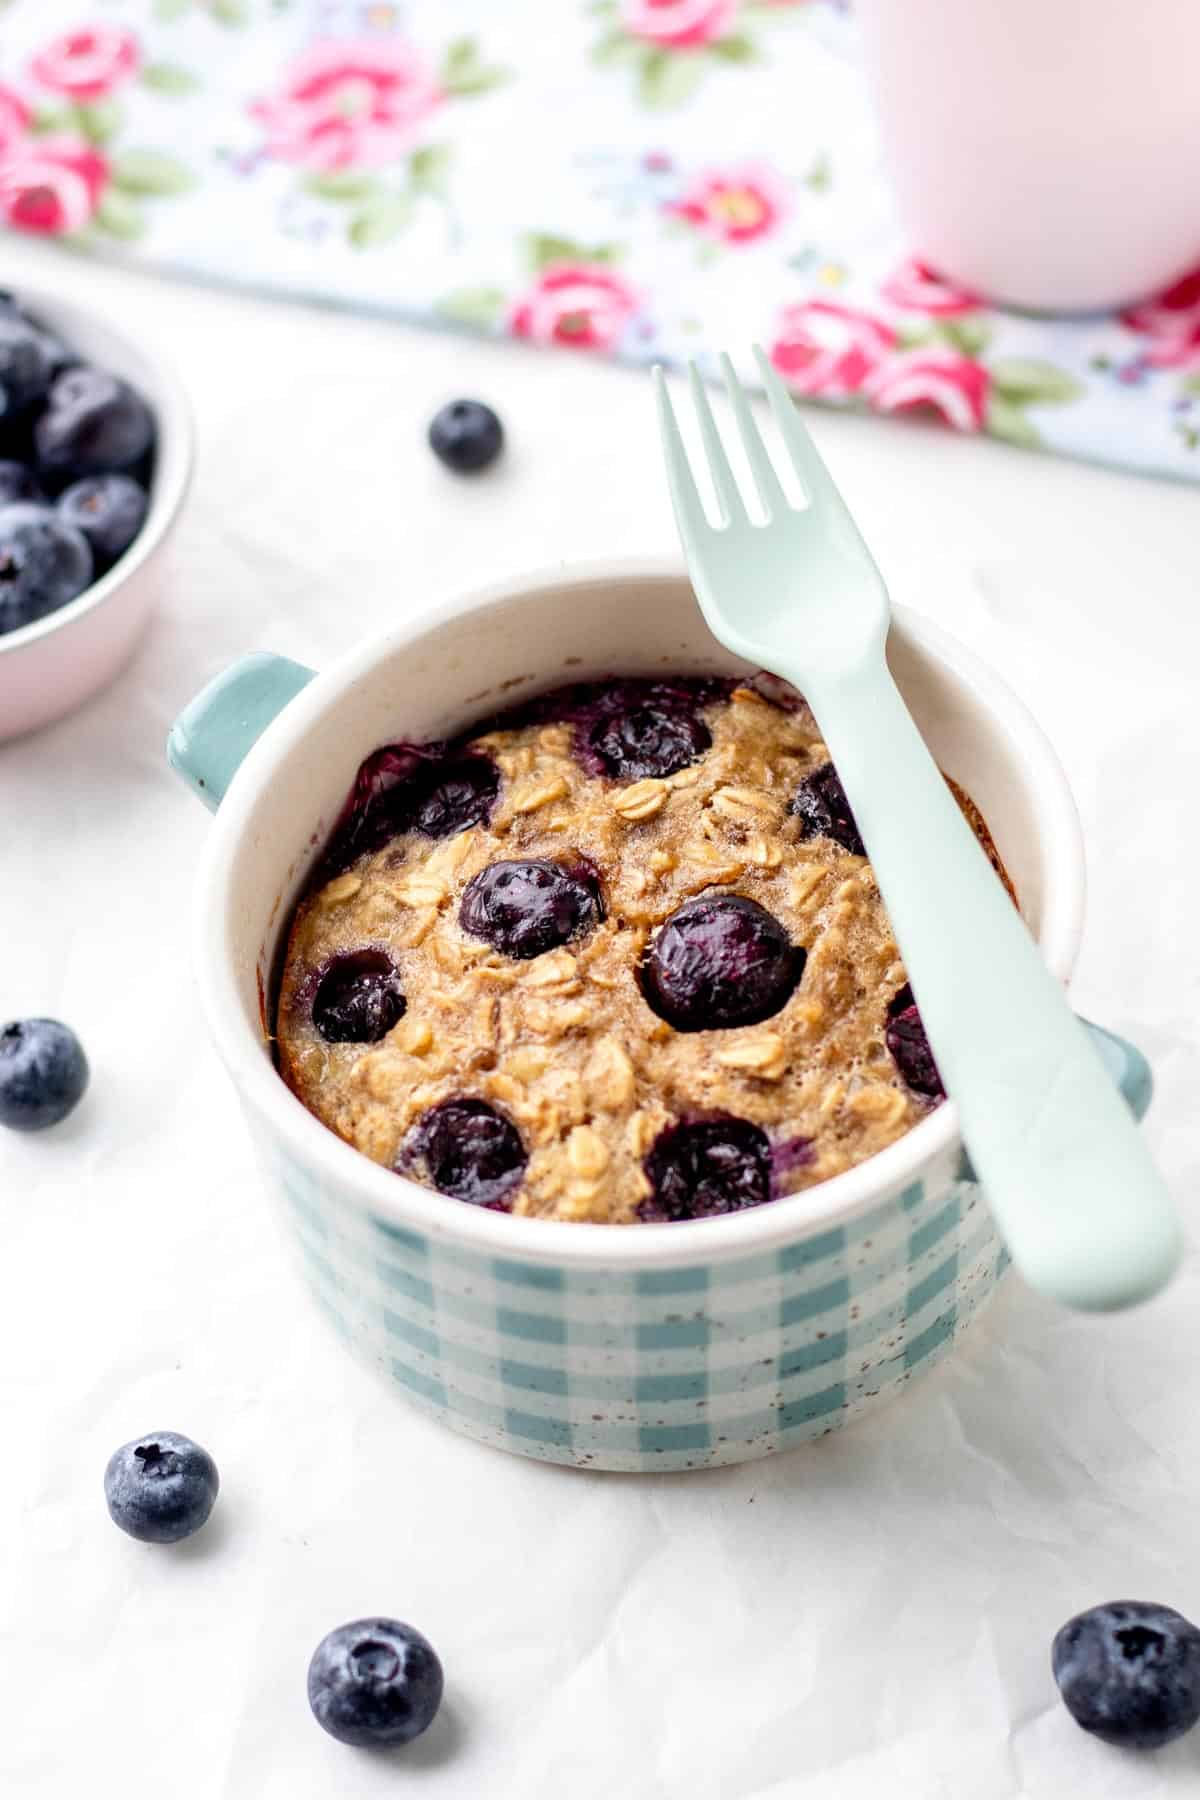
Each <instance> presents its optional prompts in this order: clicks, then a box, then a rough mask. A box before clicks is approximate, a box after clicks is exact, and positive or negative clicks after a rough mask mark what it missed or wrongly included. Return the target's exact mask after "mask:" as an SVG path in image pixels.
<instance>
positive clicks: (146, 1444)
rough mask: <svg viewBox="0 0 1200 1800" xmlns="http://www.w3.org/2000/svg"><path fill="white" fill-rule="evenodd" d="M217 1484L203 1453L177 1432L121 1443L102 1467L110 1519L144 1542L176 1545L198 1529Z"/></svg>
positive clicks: (211, 1463) (213, 1467) (214, 1471)
mask: <svg viewBox="0 0 1200 1800" xmlns="http://www.w3.org/2000/svg"><path fill="white" fill-rule="evenodd" d="M220 1485H221V1483H220V1478H219V1476H218V1475H217V1465H216V1463H214V1461H213V1459H212V1457H211V1456H210V1455H209V1454H208V1451H207V1450H202V1449H201V1448H200V1446H199V1444H194V1443H193V1442H192V1440H191V1438H189V1437H181V1436H180V1434H179V1432H177V1431H152V1432H150V1433H149V1434H148V1435H147V1436H146V1437H144V1438H135V1439H134V1440H133V1442H132V1443H131V1444H122V1445H121V1448H120V1449H119V1450H114V1451H113V1454H112V1455H111V1456H110V1458H109V1460H108V1467H107V1468H106V1469H105V1471H104V1498H105V1499H106V1500H107V1502H108V1511H109V1517H110V1518H111V1519H112V1522H113V1524H114V1525H119V1526H120V1527H121V1530H122V1531H125V1532H128V1534H129V1536H130V1537H134V1538H140V1539H141V1541H142V1542H143V1543H145V1544H175V1543H178V1541H179V1540H180V1538H186V1537H191V1535H192V1533H193V1532H195V1531H199V1529H200V1527H201V1526H202V1525H203V1524H204V1522H205V1520H206V1519H207V1518H208V1515H209V1513H210V1512H211V1511H212V1509H213V1503H214V1501H215V1500H216V1498H217V1489H218V1488H219V1487H220Z"/></svg>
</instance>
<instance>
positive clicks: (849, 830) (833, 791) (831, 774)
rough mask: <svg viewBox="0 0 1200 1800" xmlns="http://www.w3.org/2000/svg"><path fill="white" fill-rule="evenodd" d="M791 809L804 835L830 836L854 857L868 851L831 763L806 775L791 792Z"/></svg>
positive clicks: (801, 834)
mask: <svg viewBox="0 0 1200 1800" xmlns="http://www.w3.org/2000/svg"><path fill="white" fill-rule="evenodd" d="M792 811H793V813H795V815H796V817H797V818H798V819H799V820H800V836H801V837H802V838H812V837H827V838H832V839H833V841H834V843H835V844H840V845H841V846H842V849H843V850H849V851H851V852H852V854H853V855H855V856H865V855H866V854H867V853H866V850H865V848H864V846H863V841H862V838H861V837H860V836H859V833H858V826H857V824H856V823H855V819H854V814H853V813H852V812H851V811H850V802H849V801H848V800H847V798H846V795H845V791H844V789H843V787H842V783H841V779H840V777H839V776H838V772H837V770H836V769H835V768H834V766H833V764H832V763H822V765H821V767H820V768H819V769H814V770H813V772H812V774H811V775H806V776H805V777H804V780H803V781H802V782H801V783H800V785H799V787H798V788H797V789H796V792H795V793H794V794H793V795H792Z"/></svg>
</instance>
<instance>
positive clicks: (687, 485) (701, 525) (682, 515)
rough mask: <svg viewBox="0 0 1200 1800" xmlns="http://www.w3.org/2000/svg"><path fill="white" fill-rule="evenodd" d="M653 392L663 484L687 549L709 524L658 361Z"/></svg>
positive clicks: (699, 538)
mask: <svg viewBox="0 0 1200 1800" xmlns="http://www.w3.org/2000/svg"><path fill="white" fill-rule="evenodd" d="M654 394H655V398H656V400H657V401H658V429H659V435H660V437H661V438H662V447H663V457H664V460H665V461H666V465H667V485H668V487H669V488H670V490H671V504H672V505H673V506H674V508H675V518H676V521H677V523H678V525H679V533H680V536H681V537H682V538H683V543H684V548H685V549H690V548H691V546H692V544H693V543H699V541H700V540H701V539H702V538H703V536H704V535H705V533H706V532H708V531H709V530H710V526H709V523H708V520H707V519H706V518H705V516H704V507H703V505H702V504H701V501H700V494H699V491H698V490H697V487H696V484H695V482H694V481H693V480H692V471H691V469H690V467H689V466H688V459H687V451H686V450H685V449H684V447H683V439H682V438H681V437H680V435H679V424H678V421H677V420H676V417H675V408H674V407H673V406H672V404H671V396H670V394H669V392H668V391H667V381H666V377H665V375H664V374H663V371H662V365H661V364H660V363H656V364H655V365H654Z"/></svg>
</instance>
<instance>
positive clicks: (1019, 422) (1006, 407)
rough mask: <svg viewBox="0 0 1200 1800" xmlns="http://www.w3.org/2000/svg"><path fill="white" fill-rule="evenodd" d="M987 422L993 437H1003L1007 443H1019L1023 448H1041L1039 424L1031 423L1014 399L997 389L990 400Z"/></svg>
mask: <svg viewBox="0 0 1200 1800" xmlns="http://www.w3.org/2000/svg"><path fill="white" fill-rule="evenodd" d="M985 423H986V425H987V429H988V430H989V431H990V432H991V434H992V436H993V437H998V438H1003V439H1004V441H1005V442H1006V443H1009V444H1019V445H1020V447H1021V448H1022V449H1023V450H1038V449H1040V448H1041V443H1042V440H1041V436H1040V434H1039V432H1038V429H1037V426H1036V425H1031V424H1030V422H1029V420H1028V419H1027V418H1026V416H1025V414H1024V413H1023V412H1022V410H1021V408H1020V407H1019V406H1018V405H1017V404H1016V403H1015V402H1014V401H1012V400H1006V399H1005V398H1004V396H1003V395H1002V394H998V393H996V392H995V391H993V392H992V395H991V397H990V398H989V400H988V405H987V418H986V420H985Z"/></svg>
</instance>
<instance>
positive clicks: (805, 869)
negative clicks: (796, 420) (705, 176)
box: [277, 678, 1011, 1224]
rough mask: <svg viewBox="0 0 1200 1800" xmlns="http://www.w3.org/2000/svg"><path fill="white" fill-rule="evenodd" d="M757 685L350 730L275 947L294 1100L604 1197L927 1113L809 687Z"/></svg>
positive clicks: (479, 1200)
mask: <svg viewBox="0 0 1200 1800" xmlns="http://www.w3.org/2000/svg"><path fill="white" fill-rule="evenodd" d="M761 687H762V691H760V685H755V684H751V683H742V684H739V683H736V682H734V681H733V680H730V679H721V678H704V679H696V680H678V681H646V680H622V681H614V682H611V683H608V684H603V685H602V684H591V685H588V686H578V687H574V688H570V689H563V690H560V691H559V692H558V693H556V694H551V695H547V696H544V697H543V698H542V699H540V700H538V701H537V702H535V703H533V704H532V705H530V706H527V707H526V708H524V709H522V710H519V711H516V712H513V713H510V714H508V715H506V716H504V717H501V718H500V719H499V720H496V721H493V722H491V723H490V724H489V725H488V726H486V727H484V728H480V729H479V730H478V731H475V732H469V733H467V734H465V735H464V736H463V737H461V738H459V739H457V740H455V741H454V742H452V743H446V744H436V745H407V744H398V745H392V746H388V747H387V748H385V749H383V750H380V751H377V752H376V753H375V754H374V755H373V756H371V757H369V758H368V759H367V761H366V762H365V763H364V764H363V766H362V768H361V769H360V771H359V775H358V780H357V782H356V785H355V789H354V793H353V795H352V796H351V799H350V801H349V802H348V805H347V809H346V811H345V813H344V815H343V818H342V820H341V822H340V823H339V825H338V827H337V829H336V831H335V833H334V836H333V840H332V842H331V844H330V846H329V849H328V851H327V853H326V856H325V859H324V862H323V864H322V867H321V870H320V872H319V875H318V877H317V880H316V883H315V884H314V886H313V887H312V889H311V890H310V891H309V893H308V894H307V895H306V897H305V898H304V899H303V901H302V902H301V904H300V906H299V907H298V908H297V911H296V915H295V918H294V920H293V923H292V927H291V933H290V937H289V941H288V945H287V952H286V957H285V962H284V968H283V976H282V984H281V989H280V996H279V1005H278V1016H277V1040H278V1053H279V1061H280V1067H281V1070H282V1072H283V1075H284V1077H285V1079H286V1080H287V1082H288V1083H289V1085H290V1086H291V1087H292V1089H293V1090H294V1092H295V1093H296V1094H297V1095H298V1096H299V1098H300V1099H301V1100H302V1101H303V1103H304V1104H305V1105H306V1106H307V1107H308V1108H309V1109H310V1110H311V1111H312V1112H313V1113H315V1114H316V1116H317V1117H318V1118H319V1119H321V1120H322V1121H323V1122H324V1123H325V1124H326V1125H328V1126H329V1127H330V1128H331V1130H333V1131H336V1132H337V1133H338V1134H339V1136H341V1137H342V1138H344V1139H345V1140H346V1142H347V1143H350V1144H352V1145H354V1146H355V1147H356V1148H357V1149H359V1150H361V1151H362V1152H363V1154H364V1155H366V1156H369V1157H371V1158H372V1159H373V1160H374V1161H375V1162H378V1163H380V1164H382V1165H383V1166H384V1167H386V1168H392V1169H395V1170H397V1171H399V1172H401V1173H403V1174H406V1175H409V1176H411V1177H412V1178H413V1179H415V1180H417V1181H421V1182H424V1183H425V1184H426V1185H429V1186H432V1187H435V1188H438V1189H440V1190H441V1191H442V1192H443V1193H446V1194H448V1195H451V1196H454V1197H456V1198H458V1199H460V1200H465V1201H469V1202H473V1203H475V1204H479V1205H484V1206H489V1207H493V1208H497V1209H502V1210H505V1211H511V1212H513V1213H518V1214H526V1215H531V1216H536V1217H541V1218H555V1219H563V1220H596V1221H603V1222H608V1223H613V1224H627V1223H632V1222H635V1221H638V1220H651V1219H685V1218H697V1217H707V1216H711V1215H713V1214H719V1213H727V1212H734V1211H739V1210H741V1209H742V1208H743V1207H747V1206H753V1205H757V1204H759V1203H761V1202H763V1201H766V1200H769V1199H771V1198H773V1197H775V1196H776V1195H779V1194H787V1193H792V1192H795V1191H796V1190H798V1189H802V1188H807V1187H811V1186H813V1185H814V1184H816V1183H817V1182H821V1181H825V1180H827V1179H828V1178H829V1177H830V1176H831V1175H837V1174H839V1173H841V1172H842V1171H843V1170H845V1169H849V1168H851V1167H853V1166H854V1165H855V1164H856V1163H860V1162H862V1161H864V1160H865V1158H867V1157H869V1156H873V1155H874V1154H875V1153H876V1152H877V1151H879V1150H882V1149H884V1148H885V1147H886V1146H887V1145H889V1144H892V1143H894V1142H895V1141H896V1139H897V1138H899V1137H901V1136H902V1135H903V1134H904V1132H906V1131H908V1130H909V1129H910V1128H911V1127H912V1126H913V1125H915V1124H916V1123H917V1122H918V1120H920V1119H922V1118H924V1117H925V1116H926V1115H927V1114H928V1112H929V1111H930V1110H931V1108H932V1107H934V1106H936V1105H937V1104H938V1102H939V1100H940V1099H941V1098H942V1086H941V1081H940V1079H939V1076H938V1072H937V1068H936V1065H935V1063H934V1060H933V1057H932V1056H931V1054H930V1050H929V1046H928V1043H927V1042H926V1039H925V1035H924V1032H923V1030H922V1028H921V1022H920V1018H919V1015H918V1013H917V1010H916V1007H915V1006H914V1004H913V1000H912V995H911V992H910V991H909V989H908V986H907V983H906V979H905V973H904V966H903V963H902V962H901V959H900V955H899V952H898V950H897V948H896V944H895V940H894V939H893V937H892V932H891V926H890V924H889V921H888V917H887V912H886V910H885V908H884V905H883V902H882V900H881V898H880V894H879V889H878V887H877V886H876V883H875V877H874V874H873V871H872V869H871V865H870V863H869V862H868V860H867V859H866V857H865V856H864V854H863V845H862V841H861V839H860V837H859V835H858V829H857V826H856V825H855V822H854V817H853V814H852V813H851V811H850V808H849V806H848V805H847V803H846V797H845V795H844V793H843V792H842V788H841V784H840V782H839V780H838V777H837V774H836V772H835V770H834V769H833V768H832V766H831V764H830V761H829V754H828V751H827V750H826V748H825V745H824V744H823V743H822V742H821V738H820V733H819V731H818V728H817V725H816V722H815V720H814V718H813V716H812V714H811V712H810V711H809V710H808V708H807V706H805V704H804V703H803V701H802V700H800V699H799V697H798V696H796V695H794V694H792V693H791V691H790V690H786V689H783V688H782V687H780V686H779V684H773V683H770V682H768V681H767V680H765V679H764V682H763V683H762V684H761ZM951 786H952V787H953V786H954V784H953V783H951ZM954 791H955V794H956V797H957V798H958V801H959V804H960V806H961V807H962V808H963V811H964V813H965V814H966V815H967V817H968V818H969V820H970V822H971V824H972V826H973V828H974V830H975V832H976V834H977V836H978V837H979V839H980V841H981V843H982V844H983V846H984V848H985V849H986V850H987V852H988V854H989V856H990V857H991V859H992V861H993V863H994V865H995V866H996V869H997V873H998V876H999V878H1000V879H1001V880H1003V881H1005V883H1006V885H1007V877H1006V876H1005V874H1004V871H1003V869H1002V868H1001V866H1000V863H999V860H998V858H997V856H996V852H995V850H994V847H993V846H992V843H991V839H990V837H989V835H988V831H987V827H986V825H985V823H984V821H983V819H982V818H981V817H980V815H979V813H978V811H977V810H976V809H975V808H974V806H973V805H972V804H971V802H970V800H969V799H968V798H967V796H966V795H965V794H963V793H962V792H961V790H959V789H958V788H955V789H954ZM1010 891H1011V889H1010Z"/></svg>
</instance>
